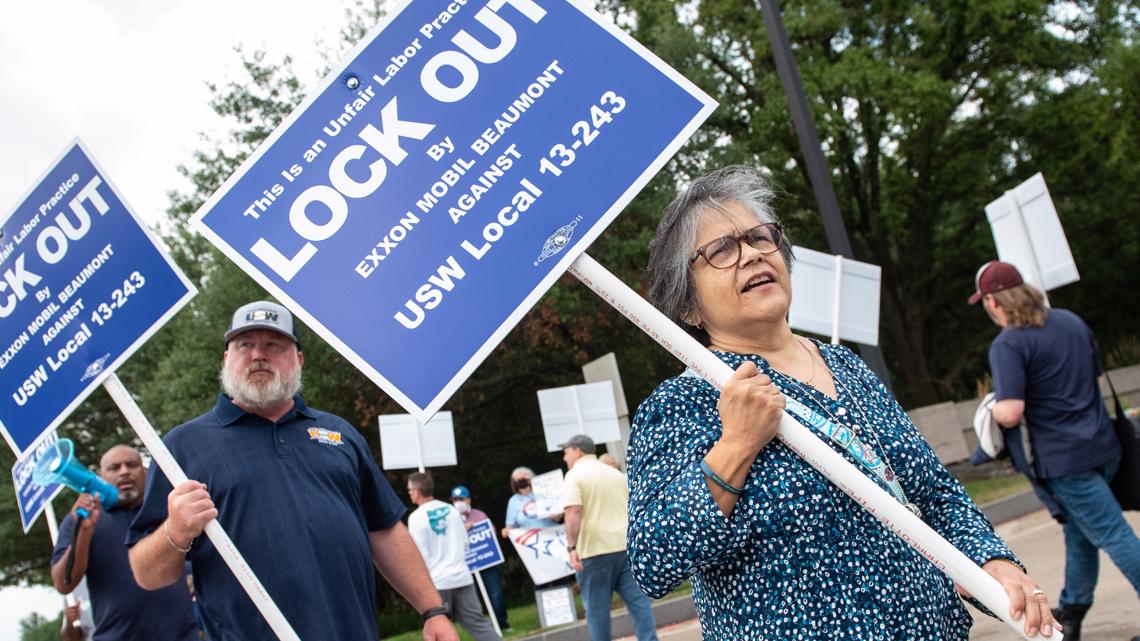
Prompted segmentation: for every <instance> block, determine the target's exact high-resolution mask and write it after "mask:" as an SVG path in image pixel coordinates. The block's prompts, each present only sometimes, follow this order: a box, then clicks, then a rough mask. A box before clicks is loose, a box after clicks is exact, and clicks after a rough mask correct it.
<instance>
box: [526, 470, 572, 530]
mask: <svg viewBox="0 0 1140 641" xmlns="http://www.w3.org/2000/svg"><path fill="white" fill-rule="evenodd" d="M530 487H531V489H532V490H533V491H534V507H535V518H537V519H549V518H551V517H553V516H557V515H559V514H562V512H563V511H564V510H565V508H563V506H562V470H551V471H549V472H546V473H543V474H539V475H538V476H536V477H534V478H532V479H531V480H530Z"/></svg>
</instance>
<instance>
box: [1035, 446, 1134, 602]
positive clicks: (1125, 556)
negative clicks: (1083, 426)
mask: <svg viewBox="0 0 1140 641" xmlns="http://www.w3.org/2000/svg"><path fill="white" fill-rule="evenodd" d="M1119 467H1120V459H1119V458H1116V459H1113V460H1111V461H1108V462H1107V463H1104V464H1102V465H1100V466H1098V467H1096V468H1093V469H1091V470H1089V471H1087V472H1078V473H1076V474H1069V475H1067V476H1061V477H1057V478H1053V479H1048V480H1047V481H1046V483H1047V484H1048V486H1049V491H1050V492H1052V493H1053V496H1054V497H1056V499H1057V502H1058V503H1060V504H1061V507H1063V508H1064V509H1065V512H1066V513H1067V514H1068V517H1069V519H1068V521H1067V522H1066V523H1065V526H1064V527H1065V588H1064V589H1063V590H1062V591H1061V602H1060V605H1061V606H1062V607H1064V606H1066V605H1090V604H1092V601H1093V591H1094V590H1095V589H1096V581H1097V576H1098V575H1099V574H1100V559H1099V557H1098V556H1097V549H1098V548H1099V549H1101V550H1104V551H1105V553H1106V554H1108V558H1110V559H1112V562H1113V563H1115V564H1116V567H1118V568H1120V572H1121V573H1122V574H1123V575H1124V576H1125V577H1126V578H1127V579H1128V580H1129V581H1130V582H1131V583H1132V587H1134V588H1135V589H1136V592H1137V594H1140V539H1137V538H1136V533H1135V532H1133V531H1132V528H1131V527H1129V525H1128V522H1127V521H1125V520H1124V514H1122V513H1121V510H1120V504H1119V503H1117V502H1116V497H1114V496H1113V495H1112V489H1110V488H1109V486H1108V484H1109V482H1111V481H1112V478H1113V477H1114V476H1116V471H1117V469H1119Z"/></svg>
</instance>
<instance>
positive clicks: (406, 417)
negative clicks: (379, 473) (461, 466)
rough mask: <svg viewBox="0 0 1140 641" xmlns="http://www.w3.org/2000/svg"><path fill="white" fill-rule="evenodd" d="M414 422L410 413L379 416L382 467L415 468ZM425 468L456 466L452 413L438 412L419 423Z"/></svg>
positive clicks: (418, 461) (416, 457)
mask: <svg viewBox="0 0 1140 641" xmlns="http://www.w3.org/2000/svg"><path fill="white" fill-rule="evenodd" d="M415 430H416V421H415V419H414V418H412V415H411V414H385V415H383V416H381V417H380V459H381V467H383V468H384V469H385V470H406V469H418V468H419V466H420V459H419V455H418V453H417V452H416V432H415ZM420 443H421V446H422V447H423V456H424V467H442V466H444V465H455V464H457V463H458V459H457V458H456V456H455V431H454V430H453V429H452V424H451V412H439V413H437V414H436V415H435V416H433V417H432V419H431V420H430V421H428V422H427V423H426V424H421V425H420Z"/></svg>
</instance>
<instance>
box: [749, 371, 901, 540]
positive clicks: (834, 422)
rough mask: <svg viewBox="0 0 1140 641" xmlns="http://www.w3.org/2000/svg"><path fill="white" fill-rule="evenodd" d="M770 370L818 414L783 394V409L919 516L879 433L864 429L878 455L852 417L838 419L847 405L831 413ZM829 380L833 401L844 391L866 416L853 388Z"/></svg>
mask: <svg viewBox="0 0 1140 641" xmlns="http://www.w3.org/2000/svg"><path fill="white" fill-rule="evenodd" d="M771 371H773V372H775V373H777V374H779V375H780V378H781V379H783V380H786V381H788V382H790V383H791V384H792V385H795V386H796V388H797V389H798V390H799V391H800V392H801V393H803V395H804V397H806V398H808V399H811V400H812V401H813V404H814V405H815V406H816V407H818V408H819V410H822V413H820V411H817V410H816V409H815V408H812V407H808V406H807V405H805V404H804V403H801V402H800V401H798V400H796V399H794V398H792V397H790V396H787V395H785V397H786V399H787V401H786V404H787V411H788V412H789V413H791V414H792V415H793V416H796V417H798V418H799V419H801V420H802V421H803V422H804V423H805V424H806V425H807V426H808V427H810V428H811V429H813V430H815V431H816V432H817V433H819V434H820V435H821V436H824V437H825V438H827V439H828V440H830V441H832V442H834V443H835V444H837V445H839V446H840V447H842V448H843V449H844V450H845V451H846V452H847V453H848V454H849V455H850V456H851V458H853V459H855V460H856V461H858V462H859V464H860V465H862V466H863V467H864V468H866V469H867V471H869V472H871V473H872V474H874V475H875V477H876V478H878V479H879V480H880V481H882V482H883V484H884V485H886V486H887V489H888V490H890V493H891V494H892V495H893V496H894V497H895V499H896V500H898V502H899V503H902V504H903V506H904V507H906V509H908V510H910V511H911V512H912V513H914V515H915V516H917V517H919V518H922V510H920V509H919V508H918V506H917V505H915V504H914V503H912V502H910V501H909V500H908V499H907V496H906V491H905V490H903V488H902V484H901V483H899V480H898V476H897V475H896V474H895V471H894V469H893V468H892V467H891V464H890V463H889V462H888V461H887V459H886V453H887V450H886V448H884V447H883V444H882V442H881V441H879V436H878V435H877V434H875V431H874V430H872V429H870V428H868V429H867V430H865V432H866V433H869V434H870V435H871V438H872V439H874V441H875V444H876V445H878V446H879V451H881V452H882V453H883V454H882V456H880V455H879V454H878V453H876V452H875V450H874V449H873V448H872V447H870V446H869V445H867V444H866V443H864V442H863V439H862V438H860V432H861V431H863V430H861V428H860V426H859V424H858V423H855V422H854V420H853V418H854V417H849V419H850V420H849V421H848V422H849V423H850V425H846V424H844V422H843V421H842V420H841V419H840V418H839V416H847V415H848V414H849V412H848V411H847V408H845V407H843V406H842V405H840V406H839V408H838V409H837V410H836V411H835V413H832V412H831V410H830V409H828V407H827V404H826V403H823V402H820V401H819V400H817V399H815V398H814V397H813V396H812V395H811V393H810V392H809V391H808V390H807V389H805V388H804V386H803V385H801V384H800V382H799V381H798V380H796V379H795V378H794V377H791V376H788V375H786V374H784V373H783V372H780V371H779V370H774V369H773V370H771ZM832 379H833V380H834V381H835V391H836V397H837V398H836V404H837V405H838V404H839V401H838V396H839V395H840V394H841V393H843V392H846V394H847V396H848V397H849V398H851V399H852V400H853V401H854V402H855V405H856V407H857V408H858V409H859V411H860V413H862V415H863V417H864V418H867V417H869V416H870V413H869V412H868V411H867V409H866V408H865V407H863V405H862V403H860V402H859V398H858V396H857V395H855V394H853V393H852V392H853V390H850V389H848V388H847V387H846V385H844V384H843V383H841V382H840V380H839V378H837V377H834V376H833V377H832ZM813 389H814V387H813ZM821 393H822V392H821ZM837 415H838V416H837ZM829 417H830V420H829Z"/></svg>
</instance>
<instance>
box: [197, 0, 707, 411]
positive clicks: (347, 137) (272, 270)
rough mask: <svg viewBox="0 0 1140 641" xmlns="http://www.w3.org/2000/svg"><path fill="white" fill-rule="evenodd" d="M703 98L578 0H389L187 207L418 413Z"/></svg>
mask: <svg viewBox="0 0 1140 641" xmlns="http://www.w3.org/2000/svg"><path fill="white" fill-rule="evenodd" d="M714 106H715V105H714V103H713V102H712V101H711V99H709V98H708V97H707V96H705V95H704V94H703V93H702V92H700V91H699V90H698V89H697V88H696V87H695V86H693V85H692V84H691V83H689V82H688V81H686V80H685V79H684V78H683V77H681V76H680V75H678V74H677V73H676V72H674V71H672V70H671V69H669V68H668V67H667V66H666V65H665V64H664V63H662V62H661V61H660V60H658V59H657V58H656V57H654V56H653V55H652V54H651V53H649V52H648V51H647V50H645V49H644V48H643V47H641V46H640V45H638V44H637V43H636V42H635V41H633V40H632V39H631V38H630V37H629V36H628V35H626V34H624V33H623V32H621V31H620V30H619V29H618V28H617V27H615V26H614V25H612V24H611V23H609V22H608V21H607V20H606V19H604V18H602V17H601V16H599V15H598V14H596V13H594V12H593V11H592V10H591V9H588V8H586V7H585V6H583V5H582V4H580V3H578V2H569V1H567V0H490V1H483V2H460V1H456V2H450V3H449V2H443V1H426V0H417V1H416V2H414V3H410V2H408V3H405V4H404V5H403V7H402V9H400V10H399V11H398V12H397V13H395V14H394V15H393V16H392V17H391V18H390V19H389V20H388V21H387V23H386V24H384V25H381V26H379V27H377V29H375V30H374V31H373V32H372V33H371V34H369V35H368V36H367V37H365V39H364V40H363V41H362V42H361V44H360V45H359V46H358V47H357V49H356V50H355V51H354V52H353V53H352V54H350V55H349V57H348V58H347V62H346V63H345V64H344V65H343V67H342V68H340V69H339V70H337V71H336V72H334V73H332V74H330V75H329V77H328V78H327V79H326V81H325V83H324V85H323V86H322V87H321V88H320V89H319V90H318V91H316V92H315V93H314V94H313V95H312V96H311V97H310V98H309V99H308V100H307V101H306V102H305V103H304V104H302V105H301V106H300V107H298V108H297V110H296V111H294V113H293V114H292V115H291V116H290V117H289V119H288V120H287V121H286V122H285V123H284V124H282V126H281V127H279V128H278V130H277V131H276V132H274V134H273V135H272V136H271V137H270V139H269V140H267V141H266V143H265V144H264V145H262V147H261V148H260V149H258V151H257V152H256V153H255V154H254V155H253V156H252V157H251V158H250V159H249V160H248V161H247V162H246V164H245V165H243V167H242V168H241V169H240V170H239V171H238V172H237V173H235V175H234V176H232V177H231V178H230V180H228V181H227V183H226V184H225V185H224V186H223V188H222V189H221V190H219V191H218V192H217V193H216V194H215V195H214V196H213V197H212V198H211V199H210V201H209V202H207V203H206V204H205V205H204V206H203V208H202V209H201V210H200V211H199V212H198V214H197V215H196V216H195V218H194V224H195V225H196V227H197V228H198V229H199V230H200V231H202V232H203V233H204V234H205V235H206V236H207V237H209V238H210V239H211V241H213V242H214V243H215V244H217V245H218V246H219V247H220V248H221V249H222V250H223V251H224V252H225V253H226V254H227V255H228V256H229V257H230V258H231V259H233V260H234V261H235V262H237V263H238V264H239V265H240V266H241V267H242V268H243V269H244V270H245V271H247V272H248V273H250V274H251V275H252V276H253V277H254V278H255V279H257V280H258V281H259V282H260V283H261V284H262V285H264V286H266V287H267V288H268V289H269V290H270V291H271V292H273V293H274V294H275V295H276V296H277V297H278V298H280V299H281V300H282V301H283V302H285V303H286V304H287V305H288V306H289V307H290V308H292V309H293V311H295V312H296V313H297V314H298V315H299V316H300V317H301V318H303V319H304V320H305V321H306V322H308V323H309V324H310V325H311V326H312V327H313V328H314V329H315V330H316V331H317V332H318V333H319V334H320V335H321V336H322V337H323V338H325V339H326V340H328V341H329V342H330V343H331V344H333V345H334V347H336V348H337V349H338V350H339V351H340V352H341V353H342V354H344V355H345V356H346V357H347V358H349V359H350V360H351V361H352V362H353V363H354V364H355V365H356V366H357V367H358V368H360V369H361V370H362V371H363V372H364V373H365V374H367V375H368V376H369V377H370V378H372V379H373V380H374V381H375V382H376V383H377V384H379V385H380V386H381V387H382V388H383V389H384V390H385V391H386V392H388V393H389V394H391V395H392V396H393V397H394V398H395V399H396V400H397V401H399V402H400V403H401V404H402V405H404V407H406V408H407V409H408V410H409V411H411V412H412V413H414V414H416V415H417V416H419V417H420V418H421V420H425V419H426V418H427V417H428V416H430V415H431V414H432V413H433V412H434V411H435V410H437V409H438V408H439V407H440V406H441V405H442V404H443V402H444V401H445V400H446V399H447V398H448V396H450V394H451V393H452V392H453V391H454V390H455V389H456V388H457V387H458V386H459V385H460V384H461V383H462V382H463V381H464V380H465V379H466V378H467V377H468V376H469V375H470V374H471V372H472V371H473V370H474V368H475V367H476V366H477V365H478V364H479V363H480V362H481V361H482V360H483V359H484V358H485V357H486V356H487V355H488V354H489V353H490V351H491V350H492V349H493V348H494V347H495V345H497V344H498V342H499V341H500V340H502V338H503V337H504V336H505V335H506V333H507V332H508V331H509V330H510V329H511V328H512V327H513V326H514V325H515V324H516V323H517V322H518V321H519V319H521V317H522V315H523V314H525V313H526V311H527V310H528V309H529V308H530V307H531V306H532V305H533V304H534V303H535V302H537V300H538V298H539V297H540V296H541V295H542V294H543V293H544V292H545V291H546V290H547V289H549V287H550V286H551V285H552V284H553V283H554V281H555V279H557V278H558V276H559V275H560V274H562V272H563V271H565V269H566V268H567V267H568V266H569V264H570V262H571V261H572V260H573V258H575V257H576V256H577V254H578V253H579V252H580V251H581V250H582V249H583V248H585V247H586V246H588V245H589V243H590V242H591V241H593V240H594V239H595V238H596V237H597V236H598V234H600V233H601V232H602V230H603V229H604V228H605V226H606V225H607V224H608V223H609V222H610V221H611V220H612V219H613V218H614V217H615V216H616V215H617V214H618V213H619V212H620V211H621V209H622V208H623V207H624V206H625V205H626V204H628V203H629V201H630V200H632V198H633V196H634V195H635V194H636V193H637V191H638V190H640V188H641V187H643V186H644V185H645V183H646V182H648V180H649V179H650V178H651V177H652V176H653V175H654V174H655V173H656V171H657V170H658V169H660V168H661V166H662V165H663V164H664V163H665V162H666V161H667V160H668V159H669V158H670V157H671V156H672V154H673V153H674V152H676V150H677V149H678V148H679V147H680V145H681V144H682V143H683V142H684V141H685V140H686V139H687V138H688V137H689V135H691V134H692V132H693V131H695V129H696V128H697V126H698V125H699V124H700V123H701V122H702V121H703V120H704V118H706V117H707V116H708V114H709V113H710V112H711V111H712V109H713V108H714Z"/></svg>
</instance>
